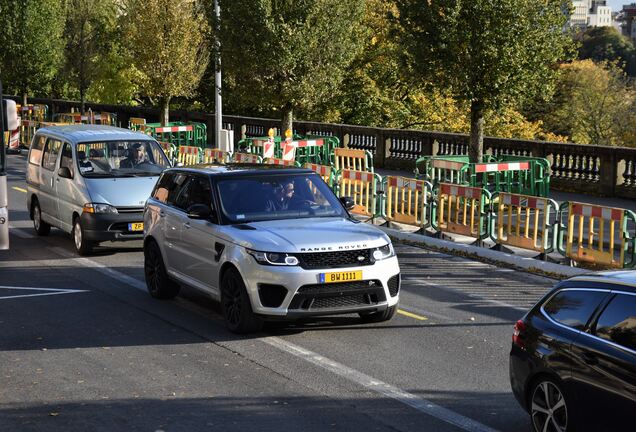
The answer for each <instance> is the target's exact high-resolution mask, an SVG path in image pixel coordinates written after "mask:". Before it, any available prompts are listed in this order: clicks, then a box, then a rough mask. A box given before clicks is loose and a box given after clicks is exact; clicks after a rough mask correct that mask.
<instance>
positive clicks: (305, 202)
mask: <svg viewBox="0 0 636 432" xmlns="http://www.w3.org/2000/svg"><path fill="white" fill-rule="evenodd" d="M217 185H218V186H217V187H218V190H219V196H220V197H221V208H222V211H223V215H224V216H225V218H227V219H228V220H229V221H230V223H245V222H257V221H266V220H279V219H298V218H310V217H334V216H339V217H347V213H346V211H345V210H344V208H343V207H342V205H341V204H340V201H339V200H338V198H336V196H335V195H334V194H333V192H331V190H330V189H329V187H328V186H327V185H326V184H325V182H324V181H323V180H322V179H321V178H320V176H318V175H317V174H295V175H285V174H279V175H262V176H254V177H235V178H228V179H223V180H219V182H218V183H217Z"/></svg>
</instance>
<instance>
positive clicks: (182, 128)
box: [128, 119, 207, 149]
mask: <svg viewBox="0 0 636 432" xmlns="http://www.w3.org/2000/svg"><path fill="white" fill-rule="evenodd" d="M142 120H143V119H134V121H130V122H129V124H128V128H129V129H132V130H136V131H140V132H144V133H146V134H148V135H150V136H152V137H153V138H155V139H156V140H157V141H164V142H169V143H170V144H172V145H174V146H176V147H177V148H179V147H180V146H195V147H199V148H201V149H203V148H205V147H206V146H207V126H206V125H205V124H204V123H197V122H190V123H184V122H170V123H168V124H167V125H165V126H161V124H160V123H146V124H144V123H143V121H142Z"/></svg>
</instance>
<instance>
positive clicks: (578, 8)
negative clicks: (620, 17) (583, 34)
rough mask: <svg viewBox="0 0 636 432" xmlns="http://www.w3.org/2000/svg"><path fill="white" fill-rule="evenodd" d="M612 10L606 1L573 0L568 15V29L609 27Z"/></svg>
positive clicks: (611, 23) (611, 22)
mask: <svg viewBox="0 0 636 432" xmlns="http://www.w3.org/2000/svg"><path fill="white" fill-rule="evenodd" d="M612 25H613V18H612V8H611V7H610V6H607V1H606V0H574V1H573V2H572V11H571V13H570V27H576V28H580V29H586V28H588V27H611V26H612Z"/></svg>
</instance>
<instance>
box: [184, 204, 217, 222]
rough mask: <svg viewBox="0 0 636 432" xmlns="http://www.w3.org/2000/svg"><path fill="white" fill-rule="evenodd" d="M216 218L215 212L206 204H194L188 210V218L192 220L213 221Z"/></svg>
mask: <svg viewBox="0 0 636 432" xmlns="http://www.w3.org/2000/svg"><path fill="white" fill-rule="evenodd" d="M215 216H216V214H215V212H214V211H213V210H212V209H211V208H210V207H209V206H207V205H205V204H194V205H191V206H190V207H189V208H188V217H189V218H190V219H205V220H211V219H213V218H214V217H215Z"/></svg>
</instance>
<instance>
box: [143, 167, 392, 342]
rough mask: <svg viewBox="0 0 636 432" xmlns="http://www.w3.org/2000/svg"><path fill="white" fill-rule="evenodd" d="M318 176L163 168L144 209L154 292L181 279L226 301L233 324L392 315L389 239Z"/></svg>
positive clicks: (167, 292) (253, 326)
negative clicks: (357, 216) (354, 214)
mask: <svg viewBox="0 0 636 432" xmlns="http://www.w3.org/2000/svg"><path fill="white" fill-rule="evenodd" d="M352 201H353V200H352V199H351V198H346V197H345V198H341V199H338V198H337V197H336V195H335V194H334V193H333V192H332V191H331V190H330V189H329V187H328V186H327V185H326V184H325V182H324V181H323V180H322V178H321V177H320V176H319V175H317V174H315V173H314V172H312V171H310V170H306V169H298V168H277V167H273V166H264V165H261V166H254V165H251V166H246V165H228V166H205V165H201V166H195V167H188V168H173V169H168V170H166V171H164V172H163V173H162V175H161V177H160V178H159V180H158V182H157V184H156V185H155V188H154V190H153V192H152V195H151V196H150V198H149V199H148V201H147V203H146V206H145V211H144V234H145V235H144V261H145V262H144V271H145V277H146V284H147V286H148V290H149V292H150V294H151V295H152V296H153V297H155V298H160V299H169V298H173V297H174V296H176V295H177V294H178V292H179V288H180V286H181V285H187V286H189V287H193V288H195V289H198V290H201V291H204V292H206V293H208V294H209V295H210V296H212V297H213V298H214V299H215V300H217V301H219V302H220V303H221V309H222V311H223V315H224V318H225V321H226V324H227V326H228V328H229V329H230V330H231V331H233V332H236V333H247V332H253V331H258V330H259V329H260V328H261V326H262V323H263V321H264V320H268V319H270V320H271V319H294V318H300V317H306V316H321V315H322V316H324V315H335V314H349V313H357V314H359V315H360V317H361V319H362V320H363V321H366V322H379V321H386V320H389V319H391V317H392V316H393V315H394V314H395V312H396V310H397V305H398V297H399V290H400V268H399V265H398V260H397V257H396V256H395V252H394V250H393V245H392V244H391V241H390V239H389V238H388V237H387V236H386V234H384V233H383V232H382V231H380V230H379V229H377V228H376V227H373V226H371V225H368V224H364V223H360V222H358V221H356V220H355V219H354V218H352V217H351V216H350V215H349V213H348V211H347V209H346V208H347V207H350V206H351V205H352Z"/></svg>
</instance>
